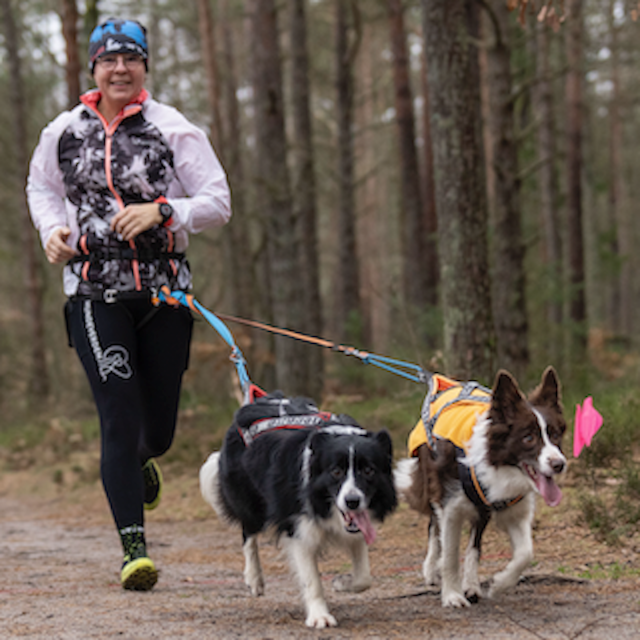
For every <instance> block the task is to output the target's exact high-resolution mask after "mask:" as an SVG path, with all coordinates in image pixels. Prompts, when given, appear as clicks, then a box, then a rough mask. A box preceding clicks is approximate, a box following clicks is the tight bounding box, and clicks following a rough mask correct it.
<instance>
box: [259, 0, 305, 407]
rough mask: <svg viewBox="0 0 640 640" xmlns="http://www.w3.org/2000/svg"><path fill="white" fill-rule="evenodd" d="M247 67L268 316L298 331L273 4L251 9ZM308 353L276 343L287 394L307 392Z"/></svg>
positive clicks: (267, 0)
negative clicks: (262, 224)
mask: <svg viewBox="0 0 640 640" xmlns="http://www.w3.org/2000/svg"><path fill="white" fill-rule="evenodd" d="M250 8H251V32H252V42H251V47H252V66H253V88H254V104H255V125H256V155H257V160H256V173H257V176H256V178H257V188H258V201H259V202H260V203H261V212H262V214H263V215H264V220H265V227H266V238H267V255H268V268H269V283H270V287H271V298H272V314H273V321H274V322H275V324H276V325H277V326H279V327H282V328H288V329H299V328H300V327H301V326H302V321H303V301H302V292H301V288H300V286H299V283H300V279H299V276H300V261H299V257H298V251H297V246H296V233H295V231H296V220H295V217H294V212H293V203H292V199H291V189H290V178H289V170H288V166H287V143H286V138H285V128H284V103H283V92H282V69H281V59H280V46H279V42H278V24H277V21H278V16H277V10H276V6H275V2H274V0H253V1H252V3H251V7H250ZM301 346H302V347H304V349H308V348H309V346H308V345H303V344H302V343H299V342H297V341H295V340H292V339H290V338H285V337H276V339H275V355H276V363H275V370H276V380H277V384H278V386H279V387H280V388H281V389H282V390H283V391H284V392H285V393H286V394H287V395H290V394H299V393H305V392H306V390H307V389H308V386H309V385H308V381H307V380H306V373H307V371H306V367H305V366H304V358H305V357H306V356H307V354H306V352H305V351H304V350H303V349H302V348H301Z"/></svg>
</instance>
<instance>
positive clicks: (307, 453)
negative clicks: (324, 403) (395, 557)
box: [200, 392, 396, 628]
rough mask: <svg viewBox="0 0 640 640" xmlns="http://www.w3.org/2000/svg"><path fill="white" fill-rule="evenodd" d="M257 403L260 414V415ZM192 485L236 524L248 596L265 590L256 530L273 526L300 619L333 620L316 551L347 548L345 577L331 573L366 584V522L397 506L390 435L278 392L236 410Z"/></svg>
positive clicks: (341, 582) (355, 586)
mask: <svg viewBox="0 0 640 640" xmlns="http://www.w3.org/2000/svg"><path fill="white" fill-rule="evenodd" d="M265 405H268V406H267V413H268V415H267V417H265V416H264V415H262V417H259V416H260V413H261V411H262V410H263V409H264V408H265ZM274 408H275V413H274ZM256 417H257V418H258V419H257V420H256V419H255V418H256ZM200 488H201V491H202V495H203V497H204V498H205V500H206V501H207V502H208V503H209V504H210V505H211V506H212V507H213V508H214V509H215V511H216V512H217V513H218V515H219V516H220V517H222V518H224V519H226V520H228V521H230V522H232V523H235V524H240V525H241V526H242V535H243V551H244V557H245V569H244V579H245V582H246V584H247V585H248V586H249V588H250V589H251V593H252V594H253V595H254V596H259V595H262V594H263V593H264V578H263V575H262V568H261V565H260V558H259V555H258V543H257V534H258V533H260V532H262V531H265V530H266V529H269V528H272V529H275V532H276V534H277V535H278V536H280V539H281V541H282V542H283V547H284V548H285V550H286V552H287V555H288V557H289V561H290V564H291V567H292V569H293V570H294V572H295V573H296V575H297V578H298V580H299V584H300V589H301V592H302V593H301V595H302V599H303V601H304V605H305V609H306V624H307V626H309V627H315V628H324V627H329V626H335V625H336V624H337V622H336V619H335V618H334V617H333V616H332V615H331V614H330V613H329V609H328V607H327V603H326V601H325V597H324V593H323V589H322V584H321V579H320V573H319V570H318V557H319V555H320V552H321V550H322V549H323V547H325V545H327V544H333V545H336V546H339V547H342V548H343V549H345V550H346V551H347V552H348V553H349V554H350V556H351V560H352V563H353V567H352V574H351V575H345V576H341V577H338V578H336V579H335V580H334V583H333V586H334V588H335V589H336V590H338V591H351V592H360V591H364V590H365V589H368V588H369V587H370V586H371V574H370V570H369V555H368V549H367V545H368V544H370V543H372V542H373V541H374V539H375V536H376V531H375V528H374V526H373V524H372V519H373V520H378V521H382V520H383V519H384V518H385V516H387V515H388V514H389V513H391V512H392V511H393V509H394V508H395V506H396V493H395V487H394V484H393V474H392V444H391V438H390V437H389V434H388V433H387V432H386V431H384V430H383V431H380V432H378V433H372V432H369V431H365V430H364V429H362V428H361V427H360V426H358V425H357V424H356V423H355V422H354V421H353V419H351V418H349V417H348V416H344V415H340V416H336V415H333V414H329V413H324V412H319V411H318V409H317V408H316V407H315V406H314V405H313V403H312V402H311V401H308V400H306V399H302V398H294V399H291V400H289V399H287V398H283V397H282V396H281V395H278V394H277V392H276V394H271V395H269V396H266V397H263V398H259V399H258V400H257V401H256V402H255V403H254V404H251V405H247V406H246V407H242V408H241V409H239V410H238V412H237V413H236V416H235V419H234V423H233V424H232V426H231V428H230V429H229V430H228V432H227V434H226V437H225V440H224V443H223V446H222V449H221V451H220V452H214V453H212V454H211V455H210V456H209V458H208V460H207V461H206V462H205V464H204V465H203V466H202V468H201V470H200Z"/></svg>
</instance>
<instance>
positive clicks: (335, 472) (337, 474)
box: [331, 467, 344, 480]
mask: <svg viewBox="0 0 640 640" xmlns="http://www.w3.org/2000/svg"><path fill="white" fill-rule="evenodd" d="M331 476H332V477H333V478H335V479H336V480H340V478H342V477H343V476H344V471H343V470H342V467H333V469H331Z"/></svg>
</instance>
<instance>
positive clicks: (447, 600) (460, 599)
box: [442, 591, 471, 609]
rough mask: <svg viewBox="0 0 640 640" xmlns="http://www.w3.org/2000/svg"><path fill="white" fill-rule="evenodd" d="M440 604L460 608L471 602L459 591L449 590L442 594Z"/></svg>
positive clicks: (468, 605)
mask: <svg viewBox="0 0 640 640" xmlns="http://www.w3.org/2000/svg"><path fill="white" fill-rule="evenodd" d="M442 606H443V607H450V608H452V609H461V608H462V607H470V606H471V603H470V602H469V601H468V600H467V599H466V598H465V597H464V596H463V595H462V594H461V593H457V592H456V591H451V592H449V593H443V594H442Z"/></svg>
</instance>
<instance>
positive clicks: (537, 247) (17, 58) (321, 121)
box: [0, 0, 640, 433]
mask: <svg viewBox="0 0 640 640" xmlns="http://www.w3.org/2000/svg"><path fill="white" fill-rule="evenodd" d="M639 7H640V3H636V2H631V1H629V0H564V2H563V1H562V0H544V1H542V0H538V1H533V0H529V1H527V0H508V1H507V0H480V1H476V0H422V1H420V0H308V1H305V0H246V1H244V2H243V1H240V0H198V1H197V2H188V3H185V2H174V1H173V0H137V1H136V2H131V1H126V0H93V1H86V2H80V1H78V2H76V0H21V1H20V2H18V1H16V0H0V8H1V10H2V24H3V28H2V31H1V32H0V105H1V108H0V146H1V149H2V153H1V154H0V169H1V170H0V196H1V201H2V203H3V215H2V216H1V218H0V256H1V258H0V260H1V264H2V266H3V268H2V270H0V287H1V290H2V292H3V300H4V304H3V305H2V307H0V415H1V416H2V418H1V419H0V432H1V431H2V430H5V431H6V430H10V429H11V428H12V426H13V427H15V426H16V425H24V424H25V421H26V420H35V421H36V422H37V421H38V419H43V420H50V419H51V416H52V415H53V416H56V418H55V419H56V420H58V419H59V417H60V416H63V417H64V420H73V419H80V418H84V417H86V416H88V415H92V408H91V398H90V392H89V390H88V386H87V385H86V382H85V380H84V376H83V374H82V371H81V367H80V365H79V363H78V362H77V359H76V356H75V353H74V352H73V350H72V349H69V348H68V345H67V338H66V332H65V327H64V321H63V314H62V307H63V305H64V296H63V294H62V287H61V273H60V269H59V268H57V267H52V266H50V265H48V264H47V263H46V261H45V259H44V254H43V252H42V251H41V247H40V245H39V239H38V238H37V237H36V234H35V232H34V230H33V228H32V226H31V223H30V220H29V217H28V211H27V208H26V202H25V196H24V186H25V181H26V175H27V171H28V161H29V158H30V155H31V153H32V151H33V149H34V147H35V145H36V143H37V139H38V136H39V133H40V131H41V129H42V128H43V127H44V126H45V125H46V124H47V123H48V122H49V121H50V120H51V119H52V118H54V117H55V116H56V115H57V114H58V113H59V112H60V111H62V110H64V109H66V108H69V107H71V106H73V105H74V104H76V103H77V99H78V95H79V94H80V93H81V92H82V91H85V90H87V89H88V88H90V87H91V86H92V83H91V77H90V74H89V73H88V71H87V64H86V62H87V61H86V50H87V42H88V34H89V33H90V32H91V30H92V28H93V27H94V26H95V25H96V24H97V23H98V22H100V21H101V20H103V19H105V18H107V17H109V16H117V17H129V18H135V19H139V20H140V21H141V22H142V23H143V24H145V25H146V26H147V28H148V30H149V42H150V67H149V76H148V81H147V87H148V88H149V90H150V91H151V93H152V94H153V95H154V97H155V98H157V99H159V100H161V101H163V102H166V103H169V104H172V105H174V106H175V107H177V108H178V109H179V110H180V111H182V112H183V113H184V114H185V115H186V116H187V117H188V118H189V119H191V120H192V121H193V122H195V123H197V124H198V125H200V126H201V127H203V128H204V129H205V130H206V131H207V132H208V134H209V135H210V138H211V140H212V142H213V144H214V146H215V148H216V151H217V153H218V155H219V156H220V158H221V160H222V162H223V165H224V166H225V168H226V170H227V172H228V176H229V182H230V185H231V188H232V193H233V210H234V214H233V218H232V220H231V222H230V223H229V225H227V226H226V227H225V228H223V229H222V230H219V231H217V232H207V233H203V234H201V235H199V236H195V237H192V240H191V246H190V250H189V256H190V261H191V263H192V267H193V271H194V293H195V295H196V297H197V299H198V300H199V301H200V302H201V303H202V304H203V305H204V306H205V307H207V308H209V309H211V310H213V311H215V312H220V313H225V314H232V315H236V316H238V317H242V318H250V319H253V320H259V321H262V322H267V323H270V324H273V325H275V326H278V327H283V328H284V327H286V328H288V329H292V330H296V331H300V332H303V333H305V334H310V335H313V336H322V337H324V338H326V339H328V340H331V341H335V342H338V343H343V344H350V345H353V346H355V347H358V348H361V349H366V350H368V351H371V352H373V353H377V354H384V355H388V356H392V357H394V358H400V359H404V360H406V361H409V362H412V363H417V364H419V365H421V366H423V367H424V368H425V369H427V370H429V371H440V372H443V373H446V374H449V375H452V376H455V377H458V378H460V379H477V380H480V381H481V382H483V383H487V384H491V382H492V380H493V376H494V375H495V371H496V370H497V369H498V368H500V367H504V368H507V369H509V370H510V371H512V372H513V373H514V374H516V375H517V377H518V379H519V380H520V381H521V383H522V386H523V388H530V387H531V386H532V384H535V382H536V381H537V380H538V379H539V376H540V372H541V371H542V369H543V368H544V367H545V366H547V365H548V364H553V365H554V366H555V367H556V368H557V370H558V372H559V374H560V377H561V379H562V380H563V383H564V386H565V389H567V390H568V394H569V398H573V397H576V398H583V397H584V396H585V395H588V394H589V393H592V392H593V391H594V390H595V389H597V388H598V385H603V384H605V383H610V382H611V381H613V382H614V384H616V385H620V384H621V382H620V381H621V380H623V379H624V380H625V381H626V383H625V384H627V385H630V386H631V387H632V388H633V387H634V386H635V384H636V380H637V367H636V366H635V364H636V360H635V357H634V354H635V352H636V348H637V343H638V338H639V337H640V328H639V327H640V324H639V323H638V314H640V309H639V308H638V305H636V304H635V300H636V299H637V296H638V292H639V289H640V268H639V267H640V265H639V264H638V262H639V260H640V257H639V255H638V252H636V251H634V247H635V245H636V239H637V236H638V233H639V229H638V227H639V222H638V217H637V216H636V215H634V213H635V207H634V204H633V203H634V202H635V200H636V198H637V195H638V194H637V190H638V188H639V184H640V183H639V182H638V181H636V180H635V179H634V178H633V173H634V166H635V162H636V160H637V156H638V152H637V148H636V147H637V145H636V144H635V141H636V139H637V138H638V128H639V125H640V117H639V115H638V104H639V99H640V83H639V82H638V74H637V73H636V64H637V63H638V59H639V57H640V48H639V47H638V42H639V40H638V37H637V35H638V30H639V29H640V24H639V23H638V21H637V17H638V10H639ZM229 327H230V329H231V330H232V332H233V334H234V336H235V338H236V340H237V342H238V344H239V345H240V347H241V349H242V351H243V352H244V354H245V357H246V359H247V362H248V366H249V372H250V375H251V377H252V379H253V380H254V381H255V382H256V383H257V384H259V385H260V386H263V387H264V388H269V389H270V388H274V387H278V388H281V389H283V390H284V391H285V392H286V393H288V394H293V393H303V394H305V395H310V396H312V397H315V398H317V399H320V400H322V401H323V402H329V403H330V404H331V402H332V400H331V399H332V398H335V397H336V396H338V395H339V396H342V397H346V398H347V399H346V400H343V401H342V404H341V405H340V402H338V403H337V405H340V407H341V408H342V409H343V410H345V411H351V410H352V409H353V406H352V405H353V404H354V403H350V401H349V397H350V396H349V395H348V394H352V395H351V398H358V397H359V398H362V397H368V398H378V399H380V398H385V397H387V398H388V397H391V396H394V394H396V396H397V394H400V398H401V400H400V402H401V403H404V404H405V406H406V414H403V415H402V417H401V418H397V420H398V421H399V422H401V424H402V429H403V430H404V433H406V432H407V431H408V428H409V425H410V424H411V423H412V421H414V420H415V417H417V414H418V412H419V406H420V404H419V403H420V400H419V398H420V397H421V395H422V394H423V393H424V388H422V387H421V386H420V385H414V384H413V383H410V382H406V381H404V380H403V379H401V378H398V377H396V376H393V375H392V374H390V373H387V372H377V371H376V372H371V371H370V370H369V368H368V367H364V366H363V365H362V364H361V363H359V362H355V361H352V359H348V358H345V357H344V356H343V355H339V354H335V353H330V352H327V351H326V350H323V349H321V348H319V347H316V346H314V345H310V344H305V343H303V342H298V341H295V340H291V339H289V338H280V337H277V338H274V337H273V336H272V335H269V334H267V333H264V332H261V331H257V330H255V329H248V328H246V327H244V326H242V325H239V324H235V323H229ZM159 348H160V346H159ZM228 355H229V353H228V347H227V345H226V344H225V343H223V342H222V341H221V340H220V337H219V336H218V335H217V334H216V333H215V331H213V330H212V329H211V328H210V327H209V326H208V325H206V323H204V322H201V323H198V326H197V328H196V334H195V340H194V345H193V350H192V359H191V367H190V370H189V372H188V375H187V376H186V378H185V385H184V391H185V393H184V399H183V412H182V419H183V421H185V420H187V417H188V416H192V417H193V416H194V415H195V416H202V419H203V421H210V420H211V415H212V413H215V412H216V411H222V412H223V414H224V415H225V416H226V415H227V414H230V412H231V411H232V410H233V409H234V408H235V407H236V406H237V402H236V398H237V395H236V393H235V382H234V375H233V373H234V372H233V367H232V365H231V364H230V363H229V362H228ZM629 371H631V372H632V377H631V378H629ZM623 374H624V375H623ZM625 376H626V377H625ZM407 397H409V398H410V401H407V400H406V398H407ZM397 404H398V402H395V403H394V406H397ZM337 405H336V406H337ZM569 406H570V404H569ZM225 412H226V413H225ZM225 424H226V422H225ZM634 426H635V425H634ZM20 428H22V426H21V427H20Z"/></svg>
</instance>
